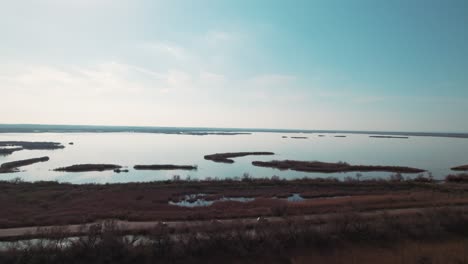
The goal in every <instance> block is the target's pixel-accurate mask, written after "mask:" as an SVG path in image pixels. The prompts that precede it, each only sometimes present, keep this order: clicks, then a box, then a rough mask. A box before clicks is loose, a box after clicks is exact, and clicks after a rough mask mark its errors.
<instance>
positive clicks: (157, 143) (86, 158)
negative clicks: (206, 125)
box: [0, 133, 468, 183]
mask: <svg viewBox="0 0 468 264" xmlns="http://www.w3.org/2000/svg"><path fill="white" fill-rule="evenodd" d="M334 135H335V134H325V136H324V137H319V136H318V134H287V133H253V134H252V135H235V136H225V135H208V136H194V135H171V134H153V133H5V134H0V141H13V140H14V141H54V142H61V143H62V144H64V145H65V148H64V149H59V150H22V151H17V152H14V153H13V154H12V155H9V156H0V163H3V162H8V161H13V160H21V159H29V158H35V157H41V156H49V157H50V160H49V161H48V162H43V163H37V164H33V165H30V166H25V167H21V170H22V171H21V172H18V173H11V174H0V180H8V179H12V178H15V177H21V178H22V179H23V180H25V181H38V180H57V181H60V182H71V183H115V182H143V181H155V180H166V179H171V178H172V176H173V175H180V176H181V178H182V179H184V178H186V177H188V176H190V177H191V178H192V179H204V178H207V177H211V178H216V177H217V178H220V179H221V178H226V177H230V178H234V177H242V175H243V174H244V173H248V174H250V175H251V176H252V177H271V176H273V175H277V176H280V177H283V178H288V179H292V178H299V177H337V178H340V179H342V178H344V177H346V176H355V175H356V173H355V172H353V173H333V174H324V173H307V172H294V171H279V170H276V169H271V168H261V167H255V166H253V165H251V162H252V161H254V160H262V161H268V160H272V159H279V160H282V159H294V160H310V161H311V160H318V161H324V162H337V161H345V162H348V163H351V164H362V165H394V166H410V167H416V168H421V169H425V170H428V171H430V172H432V174H433V175H434V177H435V178H439V179H442V178H443V177H444V176H445V175H447V174H448V173H451V171H450V167H454V166H459V165H463V164H468V139H463V138H441V137H410V138H409V139H388V138H369V135H359V134H344V135H346V137H340V138H338V137H334ZM340 135H341V134H340ZM282 136H287V137H288V138H282ZM291 136H305V137H308V138H307V139H291V138H290V137H291ZM69 142H73V143H74V145H68V143H69ZM243 151H271V152H275V153H276V155H275V156H247V157H241V158H235V159H234V160H235V163H234V164H223V163H215V162H212V161H208V160H204V159H203V156H204V155H207V154H213V153H220V152H243ZM82 163H112V164H118V165H122V166H128V168H129V169H130V172H128V173H120V174H118V173H115V172H113V171H106V172H85V173H69V172H55V171H52V169H54V168H58V167H63V166H70V165H73V164H82ZM137 164H140V165H147V164H177V165H198V170H196V171H181V170H172V171H135V170H133V166H134V165H137ZM362 174H363V175H364V176H363V178H368V177H388V176H389V175H390V174H391V173H386V172H371V173H362ZM405 176H410V175H405ZM413 176H415V175H413Z"/></svg>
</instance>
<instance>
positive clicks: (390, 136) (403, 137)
mask: <svg viewBox="0 0 468 264" xmlns="http://www.w3.org/2000/svg"><path fill="white" fill-rule="evenodd" d="M369 137H370V138H402V139H408V138H409V137H401V136H369Z"/></svg>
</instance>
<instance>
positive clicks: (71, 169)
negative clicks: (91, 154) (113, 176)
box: [54, 164, 122, 172]
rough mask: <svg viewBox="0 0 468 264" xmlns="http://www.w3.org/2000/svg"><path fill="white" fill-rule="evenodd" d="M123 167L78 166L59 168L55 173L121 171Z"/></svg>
mask: <svg viewBox="0 0 468 264" xmlns="http://www.w3.org/2000/svg"><path fill="white" fill-rule="evenodd" d="M120 168H122V166H119V165H114V164H78V165H72V166H68V167H61V168H57V169H55V170H54V171H66V172H85V171H106V170H115V169H120Z"/></svg>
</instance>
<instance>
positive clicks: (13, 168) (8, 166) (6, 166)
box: [0, 157, 49, 173]
mask: <svg viewBox="0 0 468 264" xmlns="http://www.w3.org/2000/svg"><path fill="white" fill-rule="evenodd" d="M48 160H49V157H41V158H33V159H25V160H17V161H10V162H5V163H3V164H2V165H1V166H0V173H12V172H18V171H19V170H18V167H22V166H28V165H31V164H34V163H38V162H45V161H48Z"/></svg>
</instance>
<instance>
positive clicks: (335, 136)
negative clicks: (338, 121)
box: [335, 135, 346, 138]
mask: <svg viewBox="0 0 468 264" xmlns="http://www.w3.org/2000/svg"><path fill="white" fill-rule="evenodd" d="M335 137H336V138H345V137H346V136H340V135H338V136H335Z"/></svg>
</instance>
